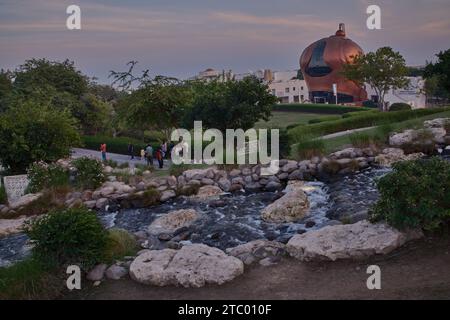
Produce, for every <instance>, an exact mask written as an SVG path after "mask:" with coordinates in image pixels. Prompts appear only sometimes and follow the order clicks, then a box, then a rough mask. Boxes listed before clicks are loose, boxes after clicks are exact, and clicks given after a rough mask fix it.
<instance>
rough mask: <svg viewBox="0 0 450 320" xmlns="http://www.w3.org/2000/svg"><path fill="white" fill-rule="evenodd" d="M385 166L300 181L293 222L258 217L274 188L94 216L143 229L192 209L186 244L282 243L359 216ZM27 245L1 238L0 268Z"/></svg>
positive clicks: (370, 200)
mask: <svg viewBox="0 0 450 320" xmlns="http://www.w3.org/2000/svg"><path fill="white" fill-rule="evenodd" d="M389 170H390V169H386V168H370V169H367V170H364V171H362V172H359V173H356V174H351V175H347V176H341V177H335V178H333V179H332V180H330V181H326V182H320V181H316V182H307V183H305V186H304V191H305V192H306V193H307V195H308V198H309V201H310V213H309V215H308V216H307V217H306V218H305V219H303V220H301V221H298V222H296V223H286V224H274V223H266V222H264V221H263V220H262V219H261V214H260V212H261V210H262V209H263V208H264V207H266V206H267V205H269V204H270V203H272V202H273V201H274V200H275V199H277V198H278V197H279V196H280V194H279V193H278V192H261V193H252V194H248V193H244V192H242V193H236V194H228V195H223V196H221V197H220V200H219V201H213V202H211V203H209V204H208V203H205V202H198V201H193V200H191V199H188V198H178V199H175V200H173V201H169V202H167V203H164V204H161V205H158V206H154V207H149V208H144V209H126V210H120V211H118V212H113V213H109V212H100V213H99V217H100V219H101V221H102V223H103V224H104V225H105V226H106V227H107V228H112V227H117V228H123V229H126V230H128V231H130V232H136V231H140V230H146V228H147V227H148V225H150V224H151V223H152V221H153V220H155V219H156V218H157V217H160V216H161V215H164V214H166V213H167V212H169V211H173V210H179V209H187V208H192V209H195V210H197V211H198V212H199V213H200V214H201V218H200V219H199V220H198V221H197V222H196V223H195V224H194V226H192V227H191V228H190V231H192V234H191V236H190V238H189V239H188V241H190V242H192V243H204V244H207V245H209V246H214V247H218V248H220V249H226V248H229V247H234V246H236V245H239V244H242V243H246V242H249V241H252V240H256V239H262V238H265V239H269V240H277V241H280V242H283V243H286V242H287V241H288V240H289V239H290V238H291V237H292V236H294V235H295V234H297V233H304V232H308V231H310V230H315V229H318V228H321V227H323V226H326V225H329V224H330V223H332V222H331V220H339V219H342V218H343V217H346V218H347V217H349V218H351V217H353V218H356V219H358V218H364V215H365V213H366V212H367V209H368V208H369V207H370V206H371V205H372V204H373V203H374V202H375V201H377V199H378V191H377V189H376V185H375V180H376V178H379V177H381V176H383V175H385V174H386V173H387V172H389ZM334 222H335V221H334ZM30 247H31V246H30V245H29V243H28V238H27V236H26V235H24V234H15V235H11V236H8V237H4V238H1V239H0V266H6V265H9V264H11V263H13V262H15V261H18V260H21V259H23V258H24V257H25V256H26V255H27V254H29V252H30Z"/></svg>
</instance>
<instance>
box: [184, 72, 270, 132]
mask: <svg viewBox="0 0 450 320" xmlns="http://www.w3.org/2000/svg"><path fill="white" fill-rule="evenodd" d="M191 86H192V88H193V90H192V91H193V97H192V103H191V107H190V108H189V109H188V110H187V113H186V116H185V119H184V124H185V126H187V127H192V126H193V124H194V121H202V122H203V127H205V128H215V129H219V130H220V131H222V132H225V130H226V129H238V128H241V129H243V130H247V129H250V128H252V127H253V126H254V124H255V123H256V122H257V121H259V120H260V119H264V120H268V119H269V117H270V115H271V111H272V106H273V105H274V104H275V103H276V102H277V98H276V97H274V96H273V95H272V94H270V92H269V90H268V87H267V85H265V84H263V83H262V82H261V81H260V80H259V79H257V78H256V77H253V76H251V77H246V78H244V79H243V80H241V81H235V80H231V81H226V82H220V81H212V82H209V83H205V82H195V83H192V84H191Z"/></svg>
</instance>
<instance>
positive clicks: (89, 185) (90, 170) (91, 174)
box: [72, 157, 105, 189]
mask: <svg viewBox="0 0 450 320" xmlns="http://www.w3.org/2000/svg"><path fill="white" fill-rule="evenodd" d="M72 165H73V166H74V167H75V169H76V176H75V184H76V185H77V186H78V187H79V188H81V189H96V188H98V187H100V186H101V185H102V183H103V182H105V175H104V173H103V167H102V164H101V162H100V161H98V160H96V159H90V158H86V157H83V158H78V159H76V160H74V161H72Z"/></svg>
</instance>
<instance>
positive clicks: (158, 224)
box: [147, 209, 200, 235]
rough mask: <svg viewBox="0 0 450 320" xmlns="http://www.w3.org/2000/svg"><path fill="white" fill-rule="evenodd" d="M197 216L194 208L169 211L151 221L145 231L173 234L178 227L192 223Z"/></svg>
mask: <svg viewBox="0 0 450 320" xmlns="http://www.w3.org/2000/svg"><path fill="white" fill-rule="evenodd" d="M199 217H200V216H199V214H198V213H197V211H195V210H194V209H181V210H177V211H171V212H169V213H167V214H165V215H163V216H161V217H159V218H157V219H156V220H155V221H153V222H152V224H151V225H150V226H149V227H148V229H147V232H148V233H149V234H153V235H159V234H162V233H170V234H173V233H174V232H175V231H176V230H178V229H179V228H182V227H188V226H190V225H192V224H193V223H194V221H195V220H197V219H198V218H199Z"/></svg>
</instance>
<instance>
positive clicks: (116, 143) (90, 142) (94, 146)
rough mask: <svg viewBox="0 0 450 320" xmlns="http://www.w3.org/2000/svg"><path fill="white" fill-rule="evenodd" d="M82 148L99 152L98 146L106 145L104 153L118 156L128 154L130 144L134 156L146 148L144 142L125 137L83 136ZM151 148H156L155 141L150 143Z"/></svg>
mask: <svg viewBox="0 0 450 320" xmlns="http://www.w3.org/2000/svg"><path fill="white" fill-rule="evenodd" d="M82 142H83V146H84V148H86V149H90V150H98V151H99V150H100V145H101V144H102V143H106V151H107V152H111V153H118V154H128V144H129V143H132V144H133V145H134V154H135V156H139V153H140V151H141V149H143V148H144V147H145V146H146V144H147V143H146V142H143V141H140V140H137V139H134V138H127V137H117V138H112V137H105V136H83V137H82ZM150 143H151V144H152V146H153V148H155V147H157V146H158V145H159V144H158V143H157V142H155V141H150Z"/></svg>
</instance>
